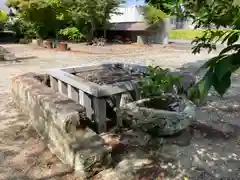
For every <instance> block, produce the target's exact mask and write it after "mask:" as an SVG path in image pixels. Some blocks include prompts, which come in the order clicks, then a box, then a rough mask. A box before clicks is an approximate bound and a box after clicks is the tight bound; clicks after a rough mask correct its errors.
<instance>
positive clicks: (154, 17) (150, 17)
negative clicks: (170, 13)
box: [143, 5, 167, 24]
mask: <svg viewBox="0 0 240 180" xmlns="http://www.w3.org/2000/svg"><path fill="white" fill-rule="evenodd" d="M143 12H144V18H145V19H146V21H147V22H148V24H155V23H157V22H159V21H161V20H163V19H164V18H166V17H167V15H166V14H165V13H164V12H163V11H161V10H160V9H157V8H155V7H153V6H152V5H146V6H144V7H143Z"/></svg>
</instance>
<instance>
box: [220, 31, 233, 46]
mask: <svg viewBox="0 0 240 180" xmlns="http://www.w3.org/2000/svg"><path fill="white" fill-rule="evenodd" d="M227 33H228V34H227V35H226V36H225V37H224V39H223V40H222V42H221V44H223V43H225V42H226V41H227V40H228V39H229V37H230V36H231V35H232V34H233V33H234V31H231V32H227Z"/></svg>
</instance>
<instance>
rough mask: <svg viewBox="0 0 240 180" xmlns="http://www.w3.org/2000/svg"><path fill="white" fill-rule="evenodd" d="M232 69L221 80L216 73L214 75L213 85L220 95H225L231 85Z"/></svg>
mask: <svg viewBox="0 0 240 180" xmlns="http://www.w3.org/2000/svg"><path fill="white" fill-rule="evenodd" d="M231 75H232V73H231V71H229V72H228V73H227V74H225V76H223V78H222V79H221V80H219V79H218V78H217V77H216V76H215V75H214V76H213V87H214V89H215V90H216V91H217V93H218V94H219V95H220V96H223V95H224V93H225V92H226V91H227V90H228V89H229V87H230V86H231Z"/></svg>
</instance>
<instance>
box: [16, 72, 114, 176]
mask: <svg viewBox="0 0 240 180" xmlns="http://www.w3.org/2000/svg"><path fill="white" fill-rule="evenodd" d="M36 76H38V77H39V76H43V75H39V74H35V73H26V74H22V75H18V76H15V77H13V78H12V93H13V97H14V99H15V101H16V105H17V106H18V108H19V109H20V110H21V111H22V112H23V113H25V114H27V115H28V116H29V120H30V123H31V124H32V125H33V126H34V128H35V129H36V130H37V132H38V133H39V134H40V136H41V137H42V138H43V139H44V141H45V142H46V144H47V145H48V147H49V148H50V150H51V151H52V152H53V153H54V154H56V155H57V157H58V158H59V159H60V160H61V161H62V162H63V163H64V164H69V165H70V166H71V167H73V168H74V169H75V172H76V173H77V174H78V175H80V176H81V178H83V179H85V178H86V177H88V176H89V175H91V173H93V172H92V171H93V169H98V171H100V170H101V168H104V166H105V165H106V164H108V163H110V162H111V156H110V153H109V150H108V149H107V148H106V147H105V145H104V141H103V139H102V138H101V137H100V136H99V135H98V134H96V133H95V132H94V131H93V130H91V129H89V128H77V127H78V126H79V125H80V124H82V123H81V122H83V120H85V119H83V118H84V117H85V109H84V108H83V107H82V106H81V105H79V104H76V103H75V102H74V101H73V100H70V99H68V98H67V97H65V96H63V95H61V94H59V93H56V92H54V91H53V90H52V89H51V88H49V87H48V86H46V85H45V84H43V83H41V82H40V81H39V80H37V79H36Z"/></svg>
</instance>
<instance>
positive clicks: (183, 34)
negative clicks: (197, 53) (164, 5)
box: [169, 29, 239, 40]
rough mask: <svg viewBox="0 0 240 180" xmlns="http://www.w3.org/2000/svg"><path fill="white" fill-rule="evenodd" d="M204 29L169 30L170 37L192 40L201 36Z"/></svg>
mask: <svg viewBox="0 0 240 180" xmlns="http://www.w3.org/2000/svg"><path fill="white" fill-rule="evenodd" d="M204 31H205V30H201V29H177V30H171V31H170V32H169V38H170V39H183V40H193V39H195V38H196V37H201V36H202V35H203V34H204ZM221 31H239V30H221Z"/></svg>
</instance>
